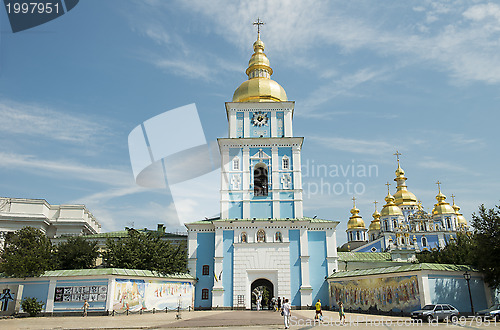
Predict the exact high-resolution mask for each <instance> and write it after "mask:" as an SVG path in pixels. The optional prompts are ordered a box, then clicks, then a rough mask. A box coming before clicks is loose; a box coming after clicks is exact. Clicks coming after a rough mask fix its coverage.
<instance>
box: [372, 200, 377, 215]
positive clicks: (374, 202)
mask: <svg viewBox="0 0 500 330" xmlns="http://www.w3.org/2000/svg"><path fill="white" fill-rule="evenodd" d="M373 204H375V212H376V211H377V204H378V202H377V201H373Z"/></svg>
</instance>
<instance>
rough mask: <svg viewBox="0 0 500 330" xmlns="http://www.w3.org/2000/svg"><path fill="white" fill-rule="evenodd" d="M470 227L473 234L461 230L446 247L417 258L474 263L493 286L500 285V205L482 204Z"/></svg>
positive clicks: (431, 261) (432, 261) (442, 262)
mask: <svg viewBox="0 0 500 330" xmlns="http://www.w3.org/2000/svg"><path fill="white" fill-rule="evenodd" d="M471 226H472V228H473V229H474V231H473V232H472V233H471V232H467V233H466V234H463V233H458V234H457V239H455V240H449V241H448V242H447V245H446V247H445V248H443V249H440V250H437V251H432V252H421V253H417V258H418V261H419V262H430V263H441V264H457V265H458V264H462V265H473V266H474V267H476V268H477V269H479V270H480V271H481V272H482V273H483V274H484V279H485V281H486V282H487V283H488V284H489V285H490V286H491V287H492V288H500V206H498V205H497V206H495V208H492V209H487V208H486V207H485V206H484V205H481V206H480V207H479V214H475V213H474V214H472V224H471Z"/></svg>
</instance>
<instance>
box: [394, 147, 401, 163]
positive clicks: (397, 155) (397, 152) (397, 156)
mask: <svg viewBox="0 0 500 330" xmlns="http://www.w3.org/2000/svg"><path fill="white" fill-rule="evenodd" d="M393 155H394V156H396V159H397V160H398V164H399V156H401V153H400V152H399V151H397V150H396V153H394V154H393Z"/></svg>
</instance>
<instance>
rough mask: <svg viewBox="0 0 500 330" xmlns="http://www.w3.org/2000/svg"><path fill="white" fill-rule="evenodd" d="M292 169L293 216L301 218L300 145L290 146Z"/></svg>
mask: <svg viewBox="0 0 500 330" xmlns="http://www.w3.org/2000/svg"><path fill="white" fill-rule="evenodd" d="M292 166H293V167H292V169H293V189H294V194H295V202H294V205H295V210H294V211H295V218H298V219H300V218H302V217H303V216H304V214H303V208H302V169H301V161H300V147H298V146H295V147H293V148H292Z"/></svg>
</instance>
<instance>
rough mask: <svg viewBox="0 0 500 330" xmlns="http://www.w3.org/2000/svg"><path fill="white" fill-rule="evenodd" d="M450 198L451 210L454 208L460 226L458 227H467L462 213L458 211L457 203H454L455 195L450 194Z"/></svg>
mask: <svg viewBox="0 0 500 330" xmlns="http://www.w3.org/2000/svg"><path fill="white" fill-rule="evenodd" d="M451 198H452V200H453V205H452V206H451V207H452V208H453V210H455V214H456V215H457V223H458V227H460V228H462V227H464V228H466V227H467V220H466V219H465V217H464V216H463V215H462V213H460V206H458V205H456V204H455V195H451Z"/></svg>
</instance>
